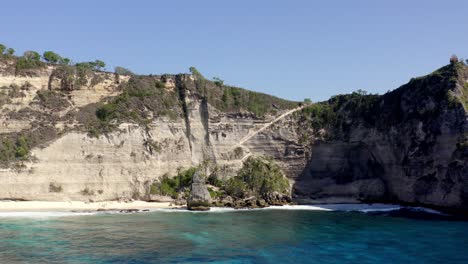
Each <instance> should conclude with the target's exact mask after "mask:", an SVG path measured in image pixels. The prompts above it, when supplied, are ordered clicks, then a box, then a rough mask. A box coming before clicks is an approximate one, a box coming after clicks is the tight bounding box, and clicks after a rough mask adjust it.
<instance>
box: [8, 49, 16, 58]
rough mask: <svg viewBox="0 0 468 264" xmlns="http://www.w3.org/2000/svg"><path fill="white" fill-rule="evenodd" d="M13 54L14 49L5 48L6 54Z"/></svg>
mask: <svg viewBox="0 0 468 264" xmlns="http://www.w3.org/2000/svg"><path fill="white" fill-rule="evenodd" d="M13 54H15V50H14V49H12V48H8V49H7V55H10V56H13Z"/></svg>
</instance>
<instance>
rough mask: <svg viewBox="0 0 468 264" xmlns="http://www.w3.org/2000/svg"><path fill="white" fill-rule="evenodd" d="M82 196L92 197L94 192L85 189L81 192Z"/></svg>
mask: <svg viewBox="0 0 468 264" xmlns="http://www.w3.org/2000/svg"><path fill="white" fill-rule="evenodd" d="M80 193H81V195H85V196H91V195H94V191H93V190H90V189H89V188H88V187H86V188H84V189H83V190H81V192H80Z"/></svg>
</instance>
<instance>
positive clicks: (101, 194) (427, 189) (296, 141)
mask: <svg viewBox="0 0 468 264" xmlns="http://www.w3.org/2000/svg"><path fill="white" fill-rule="evenodd" d="M57 67H58V66H56V65H46V66H45V67H43V68H41V69H38V70H29V71H27V72H26V73H22V74H18V73H16V72H15V69H14V65H13V64H12V62H11V61H6V62H5V61H0V110H1V112H0V134H1V136H2V142H1V143H2V144H4V145H5V142H6V141H9V143H8V144H6V145H5V146H7V148H6V149H7V150H8V151H10V153H7V154H8V155H6V156H2V155H3V153H2V152H1V151H0V161H1V160H2V159H4V160H5V159H6V160H7V162H0V182H1V184H0V199H23V200H84V201H89V200H92V201H102V200H114V199H125V200H128V199H149V198H148V197H149V196H148V195H149V193H148V190H149V186H150V184H151V183H152V182H154V181H155V180H157V179H159V178H161V177H163V175H176V174H177V169H178V168H187V167H191V166H194V165H199V164H202V163H206V164H205V165H206V166H205V167H206V169H207V172H208V173H209V174H211V173H215V174H216V175H218V177H219V178H220V179H227V178H230V177H232V176H234V175H236V174H237V172H238V170H239V169H240V168H241V167H242V164H243V162H244V161H246V160H247V159H248V158H249V157H250V156H252V155H263V156H267V157H271V158H272V159H273V160H274V161H275V163H276V164H278V165H279V166H280V167H281V169H282V171H284V173H285V176H287V177H288V179H289V181H290V183H291V184H292V185H293V186H294V187H293V192H292V195H293V197H294V198H295V199H296V200H303V201H307V202H359V201H365V202H373V201H379V202H400V203H412V204H418V205H426V206H436V207H443V208H455V209H456V210H460V209H465V210H466V209H468V171H467V170H468V168H467V164H468V160H467V157H468V150H467V146H468V122H467V107H468V99H467V98H468V88H467V87H468V86H467V81H468V74H467V68H466V66H464V65H460V64H458V63H457V64H453V65H449V66H446V67H444V68H442V69H440V70H438V71H436V72H434V73H433V74H430V75H428V76H425V77H421V78H416V79H414V80H412V81H410V82H409V83H408V84H406V85H404V86H402V87H400V88H399V89H396V90H394V91H392V92H389V93H387V94H385V95H382V96H372V95H364V94H355V95H344V96H337V97H334V98H332V99H331V100H330V101H329V102H325V103H322V104H313V105H311V106H307V107H305V108H304V109H303V108H299V107H298V106H299V105H298V103H294V102H288V101H285V100H281V99H278V98H275V97H272V96H268V95H264V94H259V93H250V92H248V91H246V90H242V89H240V88H235V87H227V86H218V85H216V84H214V83H212V82H209V81H206V80H204V81H200V79H197V77H196V76H192V75H189V74H179V75H163V76H156V75H155V76H143V77H141V79H140V80H138V81H139V82H136V83H137V84H139V83H143V84H145V83H146V84H148V83H149V84H151V85H152V86H151V85H150V86H151V87H152V88H154V89H156V90H155V91H156V92H157V96H155V97H154V98H158V100H159V98H160V99H161V101H158V102H157V103H155V102H148V101H145V98H144V95H145V93H144V92H145V91H141V90H138V89H136V90H134V91H132V92H131V93H128V92H126V93H125V96H134V97H132V98H130V99H128V98H127V97H120V98H121V99H122V98H123V99H128V100H129V101H128V102H127V104H126V105H130V106H134V107H136V109H132V110H137V111H126V112H125V111H124V112H125V113H129V116H130V115H135V114H137V115H138V118H135V116H133V118H134V119H129V117H127V119H120V120H118V119H117V118H116V119H114V120H112V121H110V122H108V123H106V125H109V126H108V127H104V128H105V129H109V130H104V129H103V128H102V127H101V126H100V125H102V123H101V122H100V121H99V120H97V119H96V110H97V107H99V106H102V105H104V104H106V103H108V102H111V101H112V100H113V98H116V97H118V96H119V95H122V94H123V93H124V92H123V87H124V85H125V84H126V83H129V82H131V80H132V79H131V77H130V76H122V75H121V76H117V75H115V74H113V73H107V72H92V73H89V74H88V75H86V76H84V77H83V76H81V77H80V78H81V79H80V81H79V82H75V83H74V84H73V86H70V85H67V82H64V81H63V80H62V79H61V78H62V77H63V76H62V75H60V74H59V73H60V71H57ZM73 74H74V75H73V77H74V78H78V77H79V76H77V75H76V73H73ZM153 84H154V85H153ZM64 85H65V88H67V89H66V91H64V90H63V88H64ZM70 89H71V90H70ZM318 106H325V107H324V108H317V107H318ZM150 108H152V110H153V111H149V110H148V109H150ZM130 117H131V116H130ZM90 120H92V121H93V122H89V121H90ZM90 128H99V129H101V130H102V131H104V133H101V134H99V133H97V134H93V133H91V132H93V131H92V130H91V129H90ZM102 131H101V132H102ZM21 137H22V138H21ZM24 138H25V139H26V145H27V146H28V147H29V149H28V153H27V154H28V155H23V154H25V153H23V152H24V151H23V150H24V149H23V147H24V146H23V145H24V140H23V139H24ZM2 146H3V145H2ZM2 146H0V150H1V149H2ZM12 148H14V151H11V150H12ZM3 149H5V148H3ZM11 160H14V162H11ZM7 163H8V165H6V164H7ZM51 186H53V188H51ZM203 193H204V194H203V195H206V192H203ZM224 198H225V199H224V200H225V202H226V204H231V205H232V206H236V205H235V203H239V206H243V205H242V204H244V205H247V204H252V205H253V204H256V206H260V207H262V206H265V205H266V204H268V203H271V204H276V203H277V204H282V203H287V202H289V201H290V199H289V196H287V197H284V196H283V195H273V194H272V195H271V197H262V198H261V199H256V200H252V199H249V198H250V197H243V198H242V201H241V200H239V199H233V200H232V201H231V200H230V199H228V198H227V197H224ZM154 199H155V200H157V199H160V198H158V197H155V198H154ZM268 199H270V201H267V200H268ZM238 200H239V201H238ZM220 202H222V201H220Z"/></svg>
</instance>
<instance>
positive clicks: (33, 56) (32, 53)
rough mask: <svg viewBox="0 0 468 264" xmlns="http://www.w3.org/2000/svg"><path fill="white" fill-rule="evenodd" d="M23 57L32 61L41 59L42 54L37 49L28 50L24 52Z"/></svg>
mask: <svg viewBox="0 0 468 264" xmlns="http://www.w3.org/2000/svg"><path fill="white" fill-rule="evenodd" d="M23 58H25V59H27V60H31V61H40V60H41V55H39V53H37V52H36V51H32V50H28V51H25V52H24V54H23Z"/></svg>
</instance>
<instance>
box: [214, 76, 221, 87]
mask: <svg viewBox="0 0 468 264" xmlns="http://www.w3.org/2000/svg"><path fill="white" fill-rule="evenodd" d="M213 82H214V84H215V85H216V86H218V87H222V86H223V85H224V81H223V80H221V79H220V78H218V77H213Z"/></svg>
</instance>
